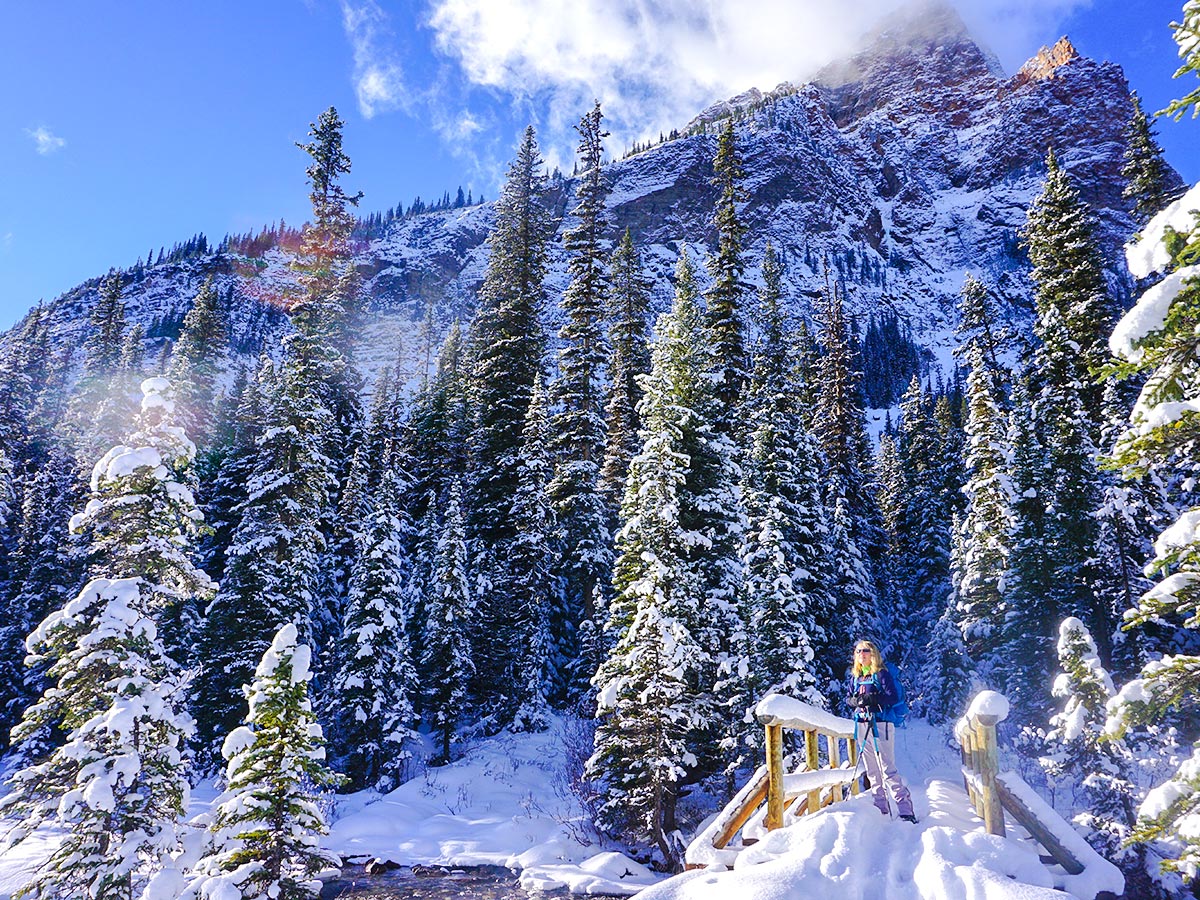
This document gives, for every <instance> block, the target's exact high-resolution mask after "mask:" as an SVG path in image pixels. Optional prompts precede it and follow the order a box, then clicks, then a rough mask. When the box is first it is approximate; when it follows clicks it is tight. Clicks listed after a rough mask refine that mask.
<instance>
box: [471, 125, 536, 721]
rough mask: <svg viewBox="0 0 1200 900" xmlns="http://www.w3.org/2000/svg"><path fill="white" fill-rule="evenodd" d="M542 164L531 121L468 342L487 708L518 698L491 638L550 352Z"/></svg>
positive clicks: (510, 654)
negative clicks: (543, 319)
mask: <svg viewBox="0 0 1200 900" xmlns="http://www.w3.org/2000/svg"><path fill="white" fill-rule="evenodd" d="M541 168H542V162H541V157H540V156H539V154H538V149H537V141H536V139H535V135H534V131H533V127H532V126H530V127H529V128H527V129H526V130H525V136H524V138H523V139H522V141H521V146H520V149H519V150H518V151H517V158H516V159H515V160H514V161H513V163H512V165H510V166H509V170H508V177H507V180H506V181H505V184H504V188H503V189H502V191H501V194H500V198H499V200H498V201H497V205H496V225H495V228H494V229H493V230H492V233H491V234H490V235H489V236H488V247H489V249H490V251H491V255H490V257H489V259H488V268H487V272H486V274H485V275H484V279H483V285H482V287H481V288H480V293H479V304H480V307H479V312H478V313H477V314H476V317H475V320H474V322H473V323H472V325H471V334H470V338H469V344H470V354H471V387H470V391H471V404H472V408H473V413H474V421H473V428H472V432H471V439H470V470H471V475H470V502H469V504H468V507H469V515H470V520H469V525H470V533H471V537H472V539H473V541H474V542H475V546H476V553H477V557H478V559H477V562H476V564H475V565H476V575H477V577H478V578H480V579H481V580H482V582H481V583H482V584H484V585H490V587H487V588H486V589H485V590H484V591H483V592H482V593H481V594H480V609H479V618H478V628H477V631H476V633H475V638H476V644H477V646H476V651H477V652H476V661H477V663H478V669H477V676H478V682H477V687H478V689H479V692H480V695H481V697H482V699H483V700H484V702H485V704H492V703H497V702H500V701H501V698H507V699H509V700H511V698H512V697H513V696H514V695H515V690H514V688H515V686H514V685H513V684H512V683H511V681H510V680H509V679H510V678H511V674H512V672H513V671H514V670H515V653H516V650H517V648H515V647H511V646H499V645H498V644H497V643H496V642H494V641H493V640H492V635H493V634H494V633H495V631H496V630H497V629H498V628H502V627H503V626H504V623H505V621H506V619H507V616H508V601H509V598H508V597H506V596H504V594H503V593H502V591H503V587H502V585H503V584H504V582H505V581H506V580H507V578H508V574H507V572H506V571H505V569H506V562H507V559H508V555H509V554H508V550H509V548H510V547H511V545H512V542H513V541H514V540H515V539H516V537H517V534H516V529H515V527H514V525H513V520H512V505H513V500H514V498H515V496H516V490H517V481H518V468H519V465H520V454H519V451H520V440H521V432H522V429H523V427H524V423H525V414H526V412H527V410H528V408H529V399H530V396H531V395H532V393H533V384H534V381H535V379H536V377H537V375H538V374H539V373H540V372H541V370H542V359H543V356H544V352H545V337H544V335H543V333H542V328H541V325H540V323H539V315H540V311H541V308H542V302H543V288H542V281H543V278H544V276H545V269H546V261H545V257H546V249H545V245H546V238H547V236H548V231H549V225H548V215H547V212H546V210H545V209H544V208H543V206H542V203H541V199H540V196H539V195H540V192H541V187H542V178H543V175H542V171H541ZM493 588H496V589H493Z"/></svg>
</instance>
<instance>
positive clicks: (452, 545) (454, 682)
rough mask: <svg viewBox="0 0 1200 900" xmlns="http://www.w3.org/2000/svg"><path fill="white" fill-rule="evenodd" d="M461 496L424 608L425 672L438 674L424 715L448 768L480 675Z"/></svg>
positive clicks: (450, 512)
mask: <svg viewBox="0 0 1200 900" xmlns="http://www.w3.org/2000/svg"><path fill="white" fill-rule="evenodd" d="M461 497H462V489H461V487H460V486H459V483H458V482H457V481H455V482H453V483H451V485H450V492H449V496H448V497H447V500H446V512H445V517H444V520H443V524H442V530H441V533H440V535H439V536H438V542H437V550H436V557H435V562H434V568H433V577H432V579H431V585H430V590H429V592H428V595H427V598H426V606H425V613H426V615H425V640H424V645H425V655H424V659H423V667H424V669H425V671H426V672H431V673H437V677H436V678H434V679H432V680H430V681H428V682H427V688H426V691H427V692H426V695H425V716H426V718H427V719H428V721H429V725H430V728H431V730H432V731H433V732H434V733H435V734H436V735H437V738H438V740H439V743H440V745H441V752H440V754H439V755H438V757H437V760H439V761H440V762H442V763H443V764H444V763H448V762H449V761H450V745H451V741H452V740H453V738H454V735H455V731H456V729H457V726H458V722H459V720H460V719H461V718H462V714H463V705H464V702H465V700H466V698H467V688H468V685H469V683H470V680H471V678H472V677H474V674H475V664H474V661H473V659H472V657H471V635H470V633H469V628H470V622H471V618H472V616H473V614H474V602H473V600H472V597H471V573H470V569H469V563H468V559H467V538H466V531H465V524H464V521H463V513H462V506H461V503H462V500H461Z"/></svg>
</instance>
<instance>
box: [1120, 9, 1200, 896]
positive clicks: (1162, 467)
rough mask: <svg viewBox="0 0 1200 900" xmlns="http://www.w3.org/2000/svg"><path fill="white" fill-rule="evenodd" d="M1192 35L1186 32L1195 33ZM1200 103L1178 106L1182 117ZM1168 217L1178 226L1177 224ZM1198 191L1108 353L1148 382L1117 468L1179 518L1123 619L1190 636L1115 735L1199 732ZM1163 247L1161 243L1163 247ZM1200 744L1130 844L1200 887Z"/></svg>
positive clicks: (1196, 21)
mask: <svg viewBox="0 0 1200 900" xmlns="http://www.w3.org/2000/svg"><path fill="white" fill-rule="evenodd" d="M1195 6H1196V4H1194V3H1189V4H1188V6H1187V7H1186V8H1185V12H1184V20H1183V23H1182V24H1181V25H1180V26H1178V27H1177V29H1176V37H1177V39H1180V38H1183V40H1181V45H1180V46H1181V55H1183V57H1184V59H1185V61H1186V62H1185V67H1184V69H1183V70H1181V71H1188V70H1189V69H1188V66H1189V65H1190V66H1191V69H1190V71H1197V70H1198V66H1200V58H1198V56H1197V54H1196V51H1195V49H1194V47H1195V45H1194V43H1193V44H1190V45H1189V44H1187V43H1186V40H1187V38H1188V35H1192V36H1194V35H1195V34H1196V30H1197V28H1198V27H1200V10H1198V9H1195ZM1189 29H1190V30H1189ZM1198 97H1200V94H1197V93H1195V92H1193V94H1192V95H1189V96H1188V97H1185V98H1184V99H1183V100H1181V101H1178V102H1177V103H1176V104H1173V106H1172V109H1173V110H1174V111H1176V112H1178V113H1179V114H1182V112H1183V111H1185V110H1186V109H1187V108H1188V107H1189V106H1190V105H1194V104H1195V103H1196V102H1197V98H1198ZM1172 213H1173V215H1172ZM1198 215H1200V191H1197V189H1196V188H1192V190H1191V191H1189V193H1188V194H1187V195H1185V197H1184V198H1183V200H1182V202H1181V203H1180V208H1179V209H1176V210H1170V209H1169V210H1167V211H1164V212H1163V213H1161V214H1160V215H1159V216H1156V217H1155V219H1154V220H1152V221H1151V222H1150V224H1149V225H1148V226H1147V228H1146V229H1145V232H1144V234H1145V235H1147V237H1145V238H1143V240H1142V241H1141V242H1140V243H1138V244H1134V245H1131V246H1129V247H1127V248H1126V256H1127V259H1128V261H1129V266H1130V271H1131V272H1132V274H1133V275H1134V277H1136V278H1146V277H1148V276H1150V275H1151V274H1152V273H1153V272H1154V271H1155V270H1158V269H1166V270H1167V275H1166V277H1165V279H1164V280H1163V281H1162V282H1161V283H1159V284H1158V285H1156V286H1155V287H1153V288H1151V289H1149V290H1148V291H1146V292H1145V293H1144V294H1143V295H1142V297H1141V298H1140V299H1139V300H1138V302H1137V304H1136V305H1135V306H1134V308H1133V309H1132V310H1130V311H1129V313H1127V314H1126V316H1125V317H1124V318H1123V319H1122V320H1121V322H1120V323H1119V324H1118V326H1117V328H1116V329H1115V331H1114V333H1113V336H1112V340H1111V346H1112V349H1113V351H1114V353H1115V354H1116V355H1117V356H1118V357H1119V360H1120V372H1121V374H1122V375H1125V376H1127V377H1128V376H1134V375H1139V376H1141V375H1144V376H1145V377H1146V381H1145V385H1144V386H1143V388H1142V390H1141V394H1140V396H1139V397H1138V400H1137V403H1136V404H1135V405H1134V408H1133V410H1132V412H1131V414H1130V421H1129V425H1128V427H1127V429H1126V430H1125V432H1124V434H1122V435H1121V437H1120V439H1119V441H1118V442H1117V445H1116V451H1115V453H1114V458H1113V460H1112V463H1113V464H1114V465H1116V466H1119V467H1120V470H1121V473H1122V475H1123V476H1125V477H1126V478H1134V479H1136V478H1141V477H1144V476H1147V475H1150V476H1157V477H1161V478H1162V479H1163V480H1164V481H1167V480H1168V479H1170V480H1169V482H1168V483H1169V485H1170V487H1171V491H1170V494H1169V496H1168V499H1169V500H1171V501H1172V502H1173V503H1174V504H1175V505H1176V507H1177V509H1178V514H1177V515H1176V517H1175V519H1174V521H1173V522H1172V523H1171V524H1170V525H1168V526H1167V527H1166V528H1165V529H1164V530H1163V531H1162V532H1161V533H1160V534H1159V535H1158V537H1157V539H1156V540H1155V542H1154V556H1153V558H1152V559H1151V560H1150V562H1149V563H1148V565H1147V571H1148V572H1150V573H1151V574H1153V575H1154V576H1156V577H1161V580H1160V581H1158V582H1157V583H1156V584H1155V585H1154V586H1153V587H1152V588H1151V589H1150V590H1148V591H1147V592H1146V593H1144V594H1143V595H1142V596H1141V598H1140V599H1139V601H1138V603H1137V605H1136V606H1135V607H1134V608H1133V609H1131V610H1129V611H1128V612H1127V613H1126V616H1125V618H1126V627H1138V628H1142V629H1145V628H1147V627H1150V628H1154V627H1155V626H1157V625H1159V624H1160V623H1164V622H1166V623H1176V624H1178V625H1181V626H1182V627H1183V628H1185V629H1186V630H1187V631H1186V632H1185V635H1186V639H1185V640H1184V641H1182V642H1179V641H1177V642H1176V643H1175V646H1174V647H1173V648H1172V651H1173V652H1169V653H1167V654H1166V655H1164V656H1163V657H1162V658H1161V659H1154V660H1151V661H1149V662H1147V663H1146V665H1145V666H1144V667H1143V668H1142V671H1141V675H1140V677H1139V678H1137V679H1134V680H1133V681H1132V682H1130V683H1129V684H1127V685H1126V686H1125V687H1123V688H1122V690H1121V692H1120V694H1119V695H1118V697H1117V698H1116V700H1115V701H1114V703H1113V705H1112V706H1111V707H1110V719H1109V723H1108V730H1109V731H1110V732H1114V733H1116V734H1118V735H1120V734H1122V733H1123V732H1124V730H1125V729H1126V728H1128V727H1130V726H1136V725H1140V724H1145V723H1149V724H1160V723H1164V722H1171V721H1173V720H1175V719H1176V717H1181V718H1182V719H1184V720H1187V721H1194V719H1195V714H1196V698H1197V697H1198V696H1200V655H1198V654H1196V653H1195V652H1194V650H1193V649H1192V647H1194V644H1195V637H1194V632H1195V631H1196V629H1200V587H1198V585H1200V540H1198V539H1197V522H1200V507H1197V506H1196V505H1195V496H1194V492H1193V489H1192V484H1193V483H1194V480H1195V477H1196V475H1197V474H1198V466H1197V462H1196V460H1197V454H1196V447H1197V440H1198V438H1200V417H1198V416H1197V413H1196V408H1197V406H1196V404H1197V399H1198V398H1200V378H1198V376H1197V372H1196V366H1195V359H1196V356H1197V353H1198V352H1200V346H1198V345H1200V337H1198V335H1200V327H1198V320H1200V316H1198V315H1197V312H1196V311H1197V309H1200V278H1198V276H1200V264H1198V263H1200V220H1198V218H1197V216H1198ZM1159 235H1162V237H1159ZM1198 821H1200V744H1197V745H1195V746H1194V747H1193V748H1192V753H1191V755H1190V757H1188V758H1186V759H1184V760H1183V761H1182V763H1181V764H1180V765H1179V766H1178V768H1177V769H1176V770H1175V771H1174V772H1173V773H1172V774H1171V776H1170V778H1169V779H1168V780H1167V781H1166V782H1165V783H1163V784H1161V785H1159V786H1158V787H1156V788H1155V789H1154V790H1153V791H1151V792H1150V794H1149V796H1148V797H1147V798H1146V801H1145V802H1144V803H1143V804H1142V806H1141V808H1140V809H1139V811H1138V823H1137V828H1136V829H1135V831H1134V833H1133V837H1134V839H1136V840H1139V841H1145V842H1149V841H1157V840H1162V839H1166V840H1168V841H1170V842H1171V843H1172V844H1174V846H1175V849H1177V851H1178V857H1177V858H1176V859H1172V860H1168V861H1167V862H1166V863H1165V864H1164V867H1165V868H1167V869H1169V870H1172V871H1177V872H1180V873H1182V874H1183V875H1184V876H1185V877H1186V878H1189V879H1191V880H1192V882H1193V883H1194V882H1195V880H1196V873H1197V871H1198V870H1200V838H1197V834H1198V833H1200V832H1198V831H1197V828H1196V823H1197V822H1198Z"/></svg>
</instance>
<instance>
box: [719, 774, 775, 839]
mask: <svg viewBox="0 0 1200 900" xmlns="http://www.w3.org/2000/svg"><path fill="white" fill-rule="evenodd" d="M755 779H757V784H754V785H753V788H752V789H751V791H750V793H749V794H747V795H746V799H745V801H744V802H743V803H742V805H741V807H739V808H738V809H737V810H736V811H735V812H734V813H733V815H732V816H730V817H729V821H727V822H726V823H725V826H724V827H723V828H722V829H721V830H720V831H718V832H717V834H716V836H715V837H713V846H714V847H716V848H717V849H718V850H721V849H724V848H725V847H727V846H728V845H729V842H730V841H732V840H733V836H734V835H735V834H737V833H738V832H739V831H741V830H742V826H743V825H745V824H746V823H747V822H749V821H750V817H751V816H753V815H754V813H755V811H756V810H757V809H758V808H759V807H760V806H762V802H763V801H764V800H765V799H767V784H768V782H769V779H770V775H769V774H768V772H767V769H765V768H763V769H759V770H758V772H757V773H755ZM755 779H751V783H752V784H753V782H754V781H755ZM780 818H781V819H782V818H783V816H782V811H781V814H780Z"/></svg>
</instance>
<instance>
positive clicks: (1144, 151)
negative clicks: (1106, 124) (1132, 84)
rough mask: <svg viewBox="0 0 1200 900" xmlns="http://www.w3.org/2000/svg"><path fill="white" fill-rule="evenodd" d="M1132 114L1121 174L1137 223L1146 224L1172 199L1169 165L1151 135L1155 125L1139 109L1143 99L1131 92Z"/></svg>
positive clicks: (1126, 195) (1127, 127) (1125, 195)
mask: <svg viewBox="0 0 1200 900" xmlns="http://www.w3.org/2000/svg"><path fill="white" fill-rule="evenodd" d="M1130 100H1132V101H1133V116H1132V117H1131V118H1130V120H1129V124H1128V125H1127V126H1126V128H1125V139H1126V140H1127V141H1128V142H1129V146H1128V147H1126V148H1125V165H1124V166H1123V167H1122V169H1121V175H1122V177H1124V178H1125V180H1126V184H1125V190H1124V191H1123V192H1122V194H1123V196H1124V197H1125V198H1126V199H1127V200H1131V201H1133V214H1134V217H1135V218H1136V219H1137V220H1138V222H1139V223H1141V224H1145V223H1146V222H1148V221H1149V220H1150V217H1151V216H1153V215H1154V214H1155V213H1156V212H1158V211H1159V210H1160V209H1162V208H1163V207H1165V206H1166V205H1167V204H1168V203H1170V202H1171V200H1172V199H1173V193H1174V192H1173V191H1172V187H1173V185H1172V183H1171V180H1170V171H1171V170H1170V167H1169V166H1168V165H1167V161H1166V160H1165V159H1164V158H1163V151H1162V147H1160V146H1159V145H1158V141H1157V140H1155V137H1154V127H1153V126H1152V125H1151V124H1150V119H1149V118H1147V116H1146V114H1145V113H1144V112H1142V99H1141V98H1140V97H1139V96H1138V95H1137V91H1134V92H1133V94H1132V95H1131V96H1130Z"/></svg>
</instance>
